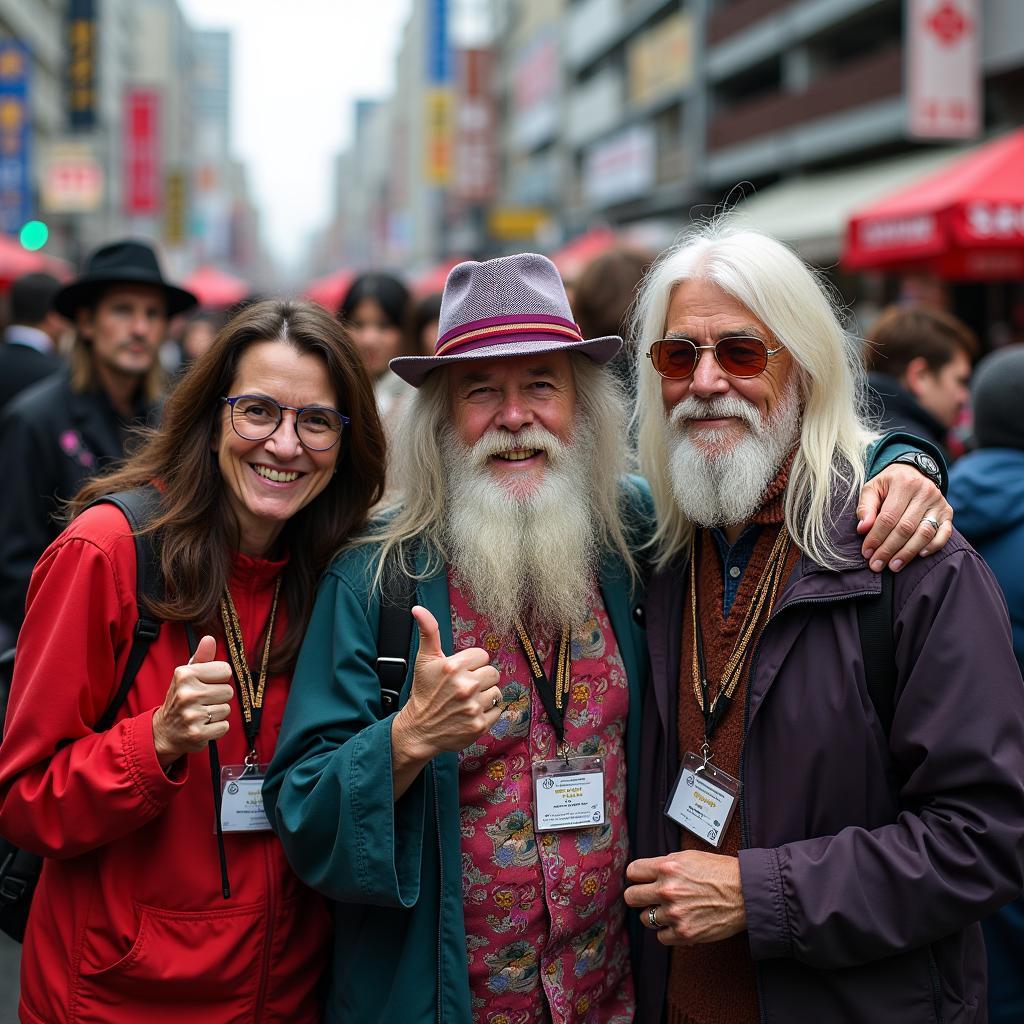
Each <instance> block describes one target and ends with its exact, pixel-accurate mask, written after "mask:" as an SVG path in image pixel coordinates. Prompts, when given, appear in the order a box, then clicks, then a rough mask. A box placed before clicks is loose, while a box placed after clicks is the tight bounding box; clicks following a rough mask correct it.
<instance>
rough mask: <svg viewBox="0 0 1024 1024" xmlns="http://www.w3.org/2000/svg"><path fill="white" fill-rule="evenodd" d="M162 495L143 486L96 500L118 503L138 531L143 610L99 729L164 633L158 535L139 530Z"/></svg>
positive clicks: (137, 576)
mask: <svg viewBox="0 0 1024 1024" xmlns="http://www.w3.org/2000/svg"><path fill="white" fill-rule="evenodd" d="M159 502H160V495H159V493H158V492H157V490H156V488H155V487H152V486H150V487H139V488H137V489H136V490H132V491H119V492H118V493H116V494H105V495H104V496H103V497H101V498H97V499H96V500H95V501H94V502H93V503H92V504H93V505H100V504H109V505H116V506H117V507H118V508H119V509H120V510H121V511H122V512H123V513H124V515H125V518H126V519H127V520H128V524H129V525H130V526H131V528H132V533H133V534H134V535H135V566H136V568H135V603H136V605H137V607H138V610H139V619H138V622H137V623H136V624H135V635H134V636H133V637H132V647H131V650H130V651H129V653H128V661H127V663H126V664H125V667H124V675H123V676H122V677H121V685H120V686H119V687H118V689H117V693H115V694H114V697H113V700H111V702H110V704H108V705H107V710H106V711H104V712H103V715H102V716H101V717H100V719H99V721H98V722H97V723H96V731H97V732H103V731H104V730H105V729H109V728H110V727H111V725H113V724H114V716H115V715H116V714H117V712H118V711H119V710H120V708H121V705H122V704H123V703H124V701H125V698H126V697H127V696H128V691H129V690H130V689H131V688H132V683H134V682H135V676H136V675H137V674H138V671H139V668H140V667H141V666H142V662H143V661H144V659H145V657H146V654H147V653H148V651H149V648H150V645H151V644H152V643H153V641H154V640H155V639H156V638H157V635H158V634H159V633H160V620H159V619H157V618H155V617H154V615H153V613H152V610H151V608H152V606H151V602H152V601H159V600H161V599H162V598H163V596H164V585H163V573H162V572H161V569H160V553H159V550H158V546H157V538H156V535H155V534H153V533H145V534H142V535H141V536H140V534H139V530H141V529H142V528H143V527H145V526H146V524H147V523H148V522H149V521H150V520H151V519H152V518H153V515H154V514H155V512H156V508H157V505H158V504H159Z"/></svg>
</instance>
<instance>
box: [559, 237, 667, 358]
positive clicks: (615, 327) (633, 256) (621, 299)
mask: <svg viewBox="0 0 1024 1024" xmlns="http://www.w3.org/2000/svg"><path fill="white" fill-rule="evenodd" d="M652 262H653V258H652V257H651V256H650V255H648V254H647V253H644V252H640V251H638V250H636V249H611V250H609V251H608V252H606V253H602V254H601V255H600V256H595V257H594V258H593V259H592V260H591V261H590V262H589V263H588V264H587V265H586V266H585V267H584V268H583V272H582V273H581V274H580V276H579V277H578V278H577V280H576V290H575V295H574V297H573V306H572V308H573V312H574V313H575V314H576V320H577V322H578V323H579V325H580V329H581V330H582V331H583V337H584V338H600V337H604V336H605V335H607V334H618V335H622V334H623V333H624V330H625V326H626V318H627V316H628V314H629V311H630V308H631V307H632V305H633V303H634V301H635V300H636V296H637V292H638V291H639V290H640V283H641V281H642V280H643V278H644V275H645V274H646V273H647V271H648V269H649V268H650V266H651V263H652Z"/></svg>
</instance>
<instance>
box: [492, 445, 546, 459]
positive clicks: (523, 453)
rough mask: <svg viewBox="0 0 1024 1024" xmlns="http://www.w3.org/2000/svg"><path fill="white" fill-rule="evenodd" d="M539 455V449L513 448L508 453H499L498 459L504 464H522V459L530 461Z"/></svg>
mask: <svg viewBox="0 0 1024 1024" xmlns="http://www.w3.org/2000/svg"><path fill="white" fill-rule="evenodd" d="M539 453H540V449H539V448H513V449H511V450H510V451H507V452H501V453H500V454H499V455H498V458H499V459H504V461H505V462H522V461H523V460H524V459H532V458H533V457H534V455H538V454H539Z"/></svg>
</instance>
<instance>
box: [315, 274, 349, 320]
mask: <svg viewBox="0 0 1024 1024" xmlns="http://www.w3.org/2000/svg"><path fill="white" fill-rule="evenodd" d="M355 279H356V272H355V271H354V270H335V271H334V273H332V274H325V275H324V276H323V277H318V278H317V279H316V280H315V281H310V282H309V284H308V285H306V290H305V291H304V292H303V293H302V294H303V297H304V298H307V299H312V300H313V301H314V302H319V303H320V305H321V306H323V307H324V309H326V310H327V311H328V312H329V313H337V312H338V307H339V306H340V305H341V300H342V299H343V298H345V293H346V292H347V291H348V290H349V288H350V287H351V285H352V282H353V281H354V280H355Z"/></svg>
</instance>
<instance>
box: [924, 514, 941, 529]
mask: <svg viewBox="0 0 1024 1024" xmlns="http://www.w3.org/2000/svg"><path fill="white" fill-rule="evenodd" d="M925 523H928V524H929V525H930V526H931V528H932V529H933V530H935V531H936V533H937V532H938V529H939V521H938V519H936V518H935V516H925V517H924V519H922V520H921V525H922V526H924V524H925Z"/></svg>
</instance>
